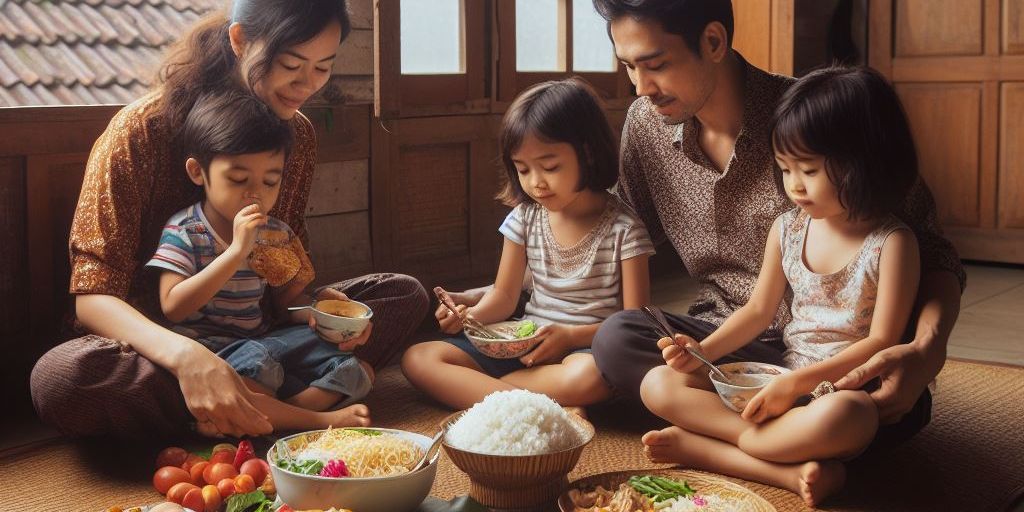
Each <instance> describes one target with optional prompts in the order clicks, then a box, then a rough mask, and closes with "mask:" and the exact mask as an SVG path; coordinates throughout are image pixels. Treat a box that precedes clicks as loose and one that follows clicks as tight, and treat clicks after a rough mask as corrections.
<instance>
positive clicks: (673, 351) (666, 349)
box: [658, 334, 707, 373]
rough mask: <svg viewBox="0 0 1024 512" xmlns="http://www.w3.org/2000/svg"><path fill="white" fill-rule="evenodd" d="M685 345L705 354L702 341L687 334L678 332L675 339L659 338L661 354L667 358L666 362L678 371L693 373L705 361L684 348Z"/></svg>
mask: <svg viewBox="0 0 1024 512" xmlns="http://www.w3.org/2000/svg"><path fill="white" fill-rule="evenodd" d="M684 346H686V347H690V348H691V349H693V350H695V351H696V352H697V353H699V354H701V355H704V351H703V350H702V349H701V346H700V343H698V342H697V340H695V339H693V338H691V337H689V336H687V335H685V334H676V335H675V339H672V338H661V339H660V340H658V348H660V349H661V356H662V357H663V358H665V364H667V365H669V366H671V367H672V369H673V370H675V371H677V372H680V373H692V372H693V371H694V370H696V369H697V368H700V366H701V364H703V363H701V362H700V359H697V358H696V357H693V356H692V355H690V352H689V351H687V350H686V349H684V348H683V347H684ZM704 357H705V358H706V357H707V356H704Z"/></svg>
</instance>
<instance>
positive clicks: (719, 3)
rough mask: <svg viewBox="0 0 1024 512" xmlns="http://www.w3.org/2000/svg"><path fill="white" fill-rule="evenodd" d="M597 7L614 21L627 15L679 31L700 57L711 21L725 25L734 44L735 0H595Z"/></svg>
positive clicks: (678, 33) (609, 19) (667, 29)
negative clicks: (701, 44)
mask: <svg viewBox="0 0 1024 512" xmlns="http://www.w3.org/2000/svg"><path fill="white" fill-rule="evenodd" d="M594 9H596V10H597V12H598V14H600V15H601V17H603V18H604V19H605V20H606V21H608V29H609V35H610V33H611V22H612V21H614V20H617V19H619V18H621V17H623V16H629V17H631V18H633V19H637V20H654V21H657V22H658V23H660V24H661V26H662V28H664V29H665V32H668V33H669V34H676V35H679V36H681V37H682V38H683V41H686V46H688V47H689V48H690V50H691V51H693V52H694V53H696V54H697V55H698V56H700V36H701V34H703V33H704V29H705V28H706V27H707V26H708V24H709V23H712V22H715V21H717V22H719V23H721V24H722V25H723V26H724V27H725V33H726V37H727V38H728V41H727V42H726V44H727V45H729V46H730V47H731V46H732V31H733V18H732V0H594Z"/></svg>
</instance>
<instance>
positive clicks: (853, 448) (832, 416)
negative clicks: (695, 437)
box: [640, 366, 878, 463]
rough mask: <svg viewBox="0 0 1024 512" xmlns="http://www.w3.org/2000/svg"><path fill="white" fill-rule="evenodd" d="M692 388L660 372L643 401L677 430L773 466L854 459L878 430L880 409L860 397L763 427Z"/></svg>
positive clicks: (802, 410)
mask: <svg viewBox="0 0 1024 512" xmlns="http://www.w3.org/2000/svg"><path fill="white" fill-rule="evenodd" d="M688 384H690V385H692V384H693V377H692V376H690V375H684V374H680V373H679V372H676V371H675V370H673V369H671V368H669V367H668V366H660V367H657V368H654V369H653V370H651V371H650V372H649V373H648V374H647V376H646V377H645V378H644V381H643V383H642V384H641V386H640V395H641V397H642V398H643V401H644V405H646V406H647V408H648V409H650V410H651V412H653V413H654V414H657V415H658V416H660V417H662V418H664V419H666V420H668V421H669V422H671V423H672V424H673V425H676V426H679V427H682V428H683V429H684V430H686V431H688V432H693V433H697V434H701V435H704V436H708V437H713V438H715V439H719V440H722V441H725V442H727V443H730V444H732V445H735V446H737V447H739V448H740V449H741V450H743V451H744V452H746V453H748V454H750V455H753V456H755V457H758V458H761V459H765V460H769V461H773V462H782V463H795V462H803V461H808V460H825V459H841V458H846V457H850V456H853V455H856V454H857V453H859V452H860V451H862V450H863V449H864V448H865V447H867V445H868V444H869V443H870V442H871V439H872V438H873V437H874V435H875V432H876V430H877V428H878V411H877V408H876V407H875V405H874V403H873V402H872V401H871V398H870V397H868V396H867V394H866V393H863V392H860V391H843V392H839V393H834V394H831V395H826V396H825V397H822V398H820V399H818V400H815V401H814V402H812V403H811V404H810V405H808V406H806V407H796V408H793V409H790V410H789V411H788V412H786V413H785V414H783V415H782V416H780V417H778V418H775V419H773V420H770V421H767V422H765V423H763V424H760V425H758V424H754V423H750V422H748V421H746V420H744V419H743V418H741V417H740V415H739V414H737V413H735V412H733V411H732V410H730V409H728V408H727V407H725V405H724V404H723V403H722V401H721V399H720V398H719V397H718V395H717V394H715V393H714V392H711V391H705V390H702V389H695V388H692V387H688ZM694 411H699V413H696V414H695V413H694Z"/></svg>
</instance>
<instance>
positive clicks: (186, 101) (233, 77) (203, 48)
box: [156, 0, 351, 138]
mask: <svg viewBox="0 0 1024 512" xmlns="http://www.w3.org/2000/svg"><path fill="white" fill-rule="evenodd" d="M334 21H337V22H338V23H340V24H341V41H344V40H345V37H347V36H348V34H349V32H350V31H351V24H350V23H349V18H348V10H347V9H346V7H345V0H234V2H233V6H232V9H231V18H230V19H228V15H227V13H225V12H224V11H219V12H216V13H214V14H211V15H209V16H207V17H205V18H203V19H202V20H200V21H199V22H198V23H197V24H196V25H195V26H194V27H193V28H192V30H191V32H189V33H188V34H186V35H184V36H183V37H182V38H181V39H180V40H179V41H178V42H177V43H176V44H175V45H174V46H172V47H171V49H170V50H169V51H168V53H167V57H166V58H165V59H164V63H163V65H162V66H161V68H160V72H159V74H158V75H157V80H156V84H157V88H158V90H159V91H160V94H161V96H160V99H159V102H158V104H157V113H158V115H160V116H161V117H163V118H164V119H165V121H166V123H167V125H168V126H170V127H171V130H172V132H173V133H174V134H175V138H177V137H178V134H179V133H180V127H181V126H182V124H183V123H184V122H185V117H186V116H188V113H189V111H190V110H191V109H192V106H193V105H195V103H196V100H197V99H198V98H199V97H200V96H201V95H202V94H204V93H209V92H211V91H216V90H220V89H222V88H224V87H228V86H236V85H239V82H240V85H242V86H244V87H246V88H247V89H249V90H252V86H253V85H254V84H256V83H257V82H259V81H260V80H261V79H262V78H264V77H265V76H267V74H268V73H269V72H270V67H271V65H273V62H274V57H275V56H276V55H277V54H278V53H279V52H280V51H282V50H284V49H286V48H288V47H290V46H294V45H296V44H301V43H303V42H306V41H309V40H310V39H312V38H314V37H316V35H317V34H319V33H320V32H321V31H323V29H324V28H325V27H327V25H328V24H330V23H331V22H334ZM232 23H239V24H240V25H241V26H242V31H243V33H244V34H245V38H246V40H247V41H249V42H250V43H257V42H258V43H261V44H259V45H257V46H251V47H254V48H258V51H259V54H257V55H255V56H254V57H253V58H254V61H253V65H252V67H250V68H249V73H248V76H246V77H241V76H240V75H239V67H238V59H237V58H236V57H235V53H234V51H233V50H232V49H231V42H230V40H229V39H228V28H229V27H230V26H231V24H232ZM341 41H339V43H340V42H341Z"/></svg>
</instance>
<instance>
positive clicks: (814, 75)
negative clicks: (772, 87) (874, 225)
mask: <svg viewBox="0 0 1024 512" xmlns="http://www.w3.org/2000/svg"><path fill="white" fill-rule="evenodd" d="M771 134H772V145H773V146H774V148H775V152H776V153H779V154H783V155H787V156H794V157H806V156H813V155H820V156H823V157H825V171H826V172H827V174H828V177H829V179H830V180H832V183H833V184H835V186H836V189H837V191H838V193H839V202H840V204H841V205H842V206H843V208H845V209H846V211H847V212H848V214H849V217H850V218H851V219H874V218H878V217H881V216H883V215H887V214H889V213H892V212H894V211H895V210H896V209H897V208H898V207H899V205H900V204H901V203H902V202H903V201H904V199H905V198H906V195H907V193H908V192H909V191H910V188H911V187H912V186H913V185H914V183H915V182H916V180H917V179H918V178H917V176H918V174H917V173H918V169H917V152H916V150H915V148H914V138H913V136H912V135H911V133H910V125H909V123H908V122H907V116H906V114H905V113H904V111H903V105H902V104H901V103H900V99H899V97H898V96H896V91H895V90H893V88H892V86H890V85H889V83H888V82H887V81H886V80H885V78H884V77H883V76H882V75H881V74H880V73H878V72H877V71H875V70H873V69H871V68H868V67H849V68H847V67H830V68H825V69H819V70H817V71H813V72H811V73H809V74H808V75H806V76H804V77H803V78H801V79H800V80H798V81H797V82H796V83H795V84H794V85H793V86H792V87H790V88H789V90H787V91H786V93H785V94H783V96H782V99H781V100H780V102H779V105H778V106H777V107H776V108H775V114H774V116H773V117H772V121H771ZM775 178H776V181H775V183H776V186H778V187H779V190H780V192H782V193H785V190H784V188H783V184H782V173H781V172H780V171H778V170H776V173H775Z"/></svg>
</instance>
